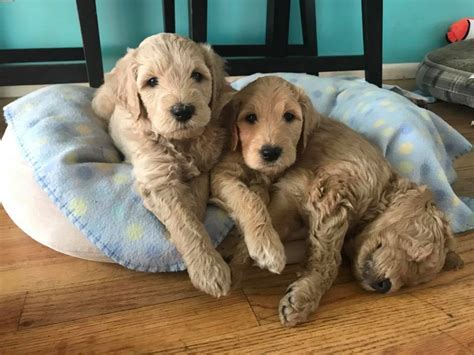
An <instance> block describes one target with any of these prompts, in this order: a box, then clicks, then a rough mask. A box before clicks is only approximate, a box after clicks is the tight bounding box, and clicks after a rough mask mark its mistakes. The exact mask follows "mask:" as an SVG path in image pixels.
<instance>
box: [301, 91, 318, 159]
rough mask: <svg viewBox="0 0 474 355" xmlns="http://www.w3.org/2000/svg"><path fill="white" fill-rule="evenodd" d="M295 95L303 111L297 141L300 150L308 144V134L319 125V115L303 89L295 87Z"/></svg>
mask: <svg viewBox="0 0 474 355" xmlns="http://www.w3.org/2000/svg"><path fill="white" fill-rule="evenodd" d="M296 95H297V98H298V102H299V104H300V106H301V111H302V112H303V129H302V131H301V136H300V140H299V142H298V150H299V151H300V152H302V151H304V149H305V148H306V145H307V144H308V140H309V137H310V135H311V134H312V133H313V131H314V130H315V129H316V128H317V126H318V125H319V121H320V117H319V114H318V113H317V112H316V110H315V109H314V106H313V103H312V102H311V100H310V98H309V97H308V96H307V95H306V93H305V92H304V90H303V89H301V88H298V87H297V88H296Z"/></svg>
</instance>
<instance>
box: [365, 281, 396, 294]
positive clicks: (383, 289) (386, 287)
mask: <svg viewBox="0 0 474 355" xmlns="http://www.w3.org/2000/svg"><path fill="white" fill-rule="evenodd" d="M370 287H372V288H373V289H374V290H375V291H377V292H378V293H387V292H388V291H390V288H391V287H392V282H391V281H390V279H383V280H382V281H375V282H373V283H371V284H370Z"/></svg>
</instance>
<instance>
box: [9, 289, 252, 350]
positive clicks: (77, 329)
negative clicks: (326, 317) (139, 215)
mask: <svg viewBox="0 0 474 355" xmlns="http://www.w3.org/2000/svg"><path fill="white" fill-rule="evenodd" d="M256 326H257V322H256V320H255V317H254V315H253V313H252V310H251V309H250V307H249V305H248V304H247V301H246V298H245V296H244V295H243V294H242V293H241V292H234V293H233V294H232V295H230V296H228V297H225V298H223V299H220V300H216V299H213V298H211V297H209V296H199V297H193V298H190V299H184V300H179V301H175V302H169V303H164V304H160V305H156V306H149V307H142V308H139V309H134V310H128V311H123V312H116V313H112V314H108V315H103V316H97V317H89V318H86V319H81V320H76V321H72V322H66V323H59V324H55V325H49V326H43V327H38V328H33V329H27V330H21V331H18V332H13V333H8V334H4V335H0V344H1V345H0V352H2V351H4V352H6V353H10V352H14V353H29V352H33V351H34V352H36V353H51V352H58V351H59V350H60V351H61V352H62V353H78V352H91V351H93V352H97V353H107V352H118V351H122V352H125V351H126V352H128V353H130V352H152V351H159V350H161V349H165V348H170V347H173V346H176V345H177V344H181V346H183V347H184V348H185V347H186V344H187V343H188V342H196V341H198V340H199V339H205V338H207V337H209V336H211V335H212V336H216V337H217V338H219V337H224V336H227V335H229V334H232V333H233V332H239V331H243V330H248V329H252V328H255V327H256Z"/></svg>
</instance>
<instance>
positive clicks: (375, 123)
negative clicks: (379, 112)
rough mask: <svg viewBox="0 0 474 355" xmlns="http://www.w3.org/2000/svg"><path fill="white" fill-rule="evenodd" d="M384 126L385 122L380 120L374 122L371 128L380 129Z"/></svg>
mask: <svg viewBox="0 0 474 355" xmlns="http://www.w3.org/2000/svg"><path fill="white" fill-rule="evenodd" d="M384 124H385V120H382V119H380V120H377V121H375V122H374V124H373V125H372V127H374V128H379V127H382V126H383V125H384Z"/></svg>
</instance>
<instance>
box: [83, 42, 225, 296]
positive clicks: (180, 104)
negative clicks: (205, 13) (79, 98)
mask: <svg viewBox="0 0 474 355" xmlns="http://www.w3.org/2000/svg"><path fill="white" fill-rule="evenodd" d="M231 95H232V89H231V88H230V86H228V84H227V83H226V81H225V73H224V62H223V60H222V59H221V58H220V57H219V56H218V55H216V54H215V53H214V52H213V51H212V49H211V48H210V47H209V46H207V45H203V44H197V43H195V42H193V41H191V40H189V39H187V38H184V37H180V36H177V35H174V34H167V33H163V34H158V35H155V36H151V37H149V38H147V39H145V40H144V41H143V42H142V43H141V44H140V45H139V47H138V48H136V49H131V50H129V51H128V52H127V54H126V55H125V56H124V57H123V58H122V59H120V60H119V61H118V62H117V65H116V66H115V68H114V69H113V70H112V72H111V73H110V74H108V75H107V76H106V78H105V83H104V85H103V86H102V87H101V88H99V90H98V91H97V93H96V95H95V98H94V100H93V102H92V106H93V109H94V111H95V112H96V113H97V115H99V116H100V117H102V118H103V119H105V120H106V121H107V122H108V123H109V132H110V135H111V136H112V138H113V139H114V142H115V144H116V146H117V147H118V148H119V149H120V150H121V151H122V152H123V154H124V155H125V159H126V160H127V161H129V162H131V164H132V165H133V172H134V175H135V178H136V188H137V191H138V193H139V194H140V196H141V198H142V199H143V204H144V205H145V207H146V208H147V209H148V210H150V211H151V212H152V213H153V214H154V215H155V216H156V217H157V218H158V219H159V220H160V221H161V222H162V223H163V224H164V225H165V227H166V229H167V231H168V233H169V238H170V239H171V241H172V242H173V244H174V245H175V246H176V248H177V250H178V251H179V252H180V254H181V255H182V257H183V259H184V262H185V263H186V266H187V269H188V273H189V276H190V279H191V281H192V283H193V284H194V286H195V287H197V288H198V289H200V290H202V291H204V292H206V293H208V294H210V295H213V296H216V297H219V296H221V295H225V294H226V293H227V292H228V290H229V287H230V283H231V276H230V269H229V267H228V265H227V264H226V263H225V262H224V260H223V259H222V257H221V256H220V255H219V254H218V253H217V252H216V250H215V249H214V248H213V246H212V244H211V241H210V238H209V236H208V234H207V232H206V230H205V228H204V225H203V223H202V220H203V218H204V213H205V209H206V203H207V200H208V197H209V196H208V195H209V180H208V179H209V176H208V172H209V170H210V169H211V168H212V167H213V166H214V164H215V163H216V162H217V160H218V158H219V157H220V155H221V151H222V148H223V145H224V141H225V137H226V136H227V134H226V128H225V125H224V123H223V121H222V119H221V117H223V116H221V115H220V111H221V109H222V107H223V106H224V104H225V103H226V102H227V101H228V100H229V99H230V97H231Z"/></svg>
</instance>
